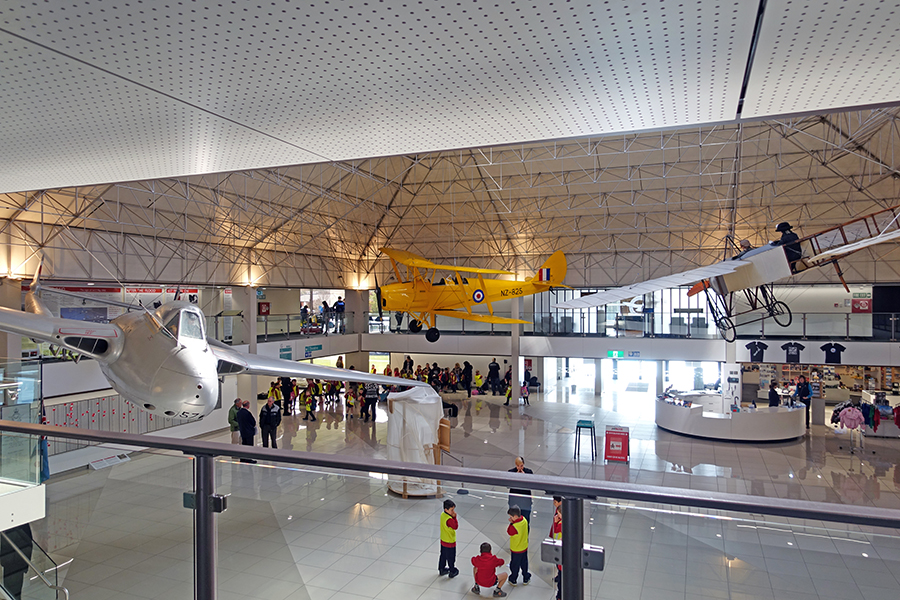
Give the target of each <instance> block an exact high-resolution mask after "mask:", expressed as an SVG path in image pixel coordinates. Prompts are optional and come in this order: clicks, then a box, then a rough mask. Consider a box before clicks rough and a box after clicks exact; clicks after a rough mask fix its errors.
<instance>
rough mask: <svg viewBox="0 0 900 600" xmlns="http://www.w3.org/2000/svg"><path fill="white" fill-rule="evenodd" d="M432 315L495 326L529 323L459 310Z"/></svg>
mask: <svg viewBox="0 0 900 600" xmlns="http://www.w3.org/2000/svg"><path fill="white" fill-rule="evenodd" d="M434 314H436V315H441V316H442V317H452V318H454V319H462V320H464V321H477V322H479V323H496V324H501V323H503V324H507V325H511V324H515V323H524V324H526V325H527V324H528V323H530V322H531V321H523V320H522V319H510V318H508V317H497V316H495V315H481V314H475V313H467V312H463V311H461V310H436V311H434Z"/></svg>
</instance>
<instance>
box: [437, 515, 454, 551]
mask: <svg viewBox="0 0 900 600" xmlns="http://www.w3.org/2000/svg"><path fill="white" fill-rule="evenodd" d="M452 518H453V517H451V516H450V515H448V514H447V513H446V512H442V513H441V543H442V544H444V545H445V546H447V545H453V546H455V545H456V530H455V529H453V528H452V527H450V526H449V525H447V521H449V520H450V519H452Z"/></svg>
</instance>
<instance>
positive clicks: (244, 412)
mask: <svg viewBox="0 0 900 600" xmlns="http://www.w3.org/2000/svg"><path fill="white" fill-rule="evenodd" d="M273 403H274V402H273ZM235 419H236V420H237V422H238V431H240V433H241V445H242V446H252V445H253V437H254V436H255V435H256V419H254V418H253V413H251V412H250V401H249V400H244V402H243V403H242V404H241V410H239V411H238V412H237V415H236V416H235ZM241 462H242V463H252V464H255V463H256V461H255V460H253V459H252V458H242V459H241Z"/></svg>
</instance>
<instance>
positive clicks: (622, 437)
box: [603, 426, 628, 462]
mask: <svg viewBox="0 0 900 600" xmlns="http://www.w3.org/2000/svg"><path fill="white" fill-rule="evenodd" d="M603 459H604V460H617V461H620V462H628V428H627V427H612V426H607V427H606V436H605V437H604V438H603Z"/></svg>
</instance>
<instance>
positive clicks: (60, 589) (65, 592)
mask: <svg viewBox="0 0 900 600" xmlns="http://www.w3.org/2000/svg"><path fill="white" fill-rule="evenodd" d="M0 536H2V537H3V539H5V540H6V543H7V544H9V545H10V546H12V549H13V550H15V551H16V553H17V554H18V555H19V556H21V557H22V560H24V561H25V564H27V565H28V566H29V567H31V568H32V569H34V572H35V573H37V576H38V577H40V578H41V581H43V582H44V585H46V586H47V587H48V588H50V589H51V590H56V591H57V592H62V593H63V596H65V597H66V600H69V590H67V589H66V588H64V587H62V586H59V585H55V584H53V583H50V580H49V579H47V578H46V577H44V573H43V572H42V571H41V570H40V569H39V568H37V566H36V565H35V564H34V563H33V562H31V559H30V558H28V557H27V556H25V553H24V552H22V549H21V548H19V547H18V546H16V545H15V544H14V543H13V541H12V540H11V539H9V536H8V535H6V533H4V532H2V531H0Z"/></svg>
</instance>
